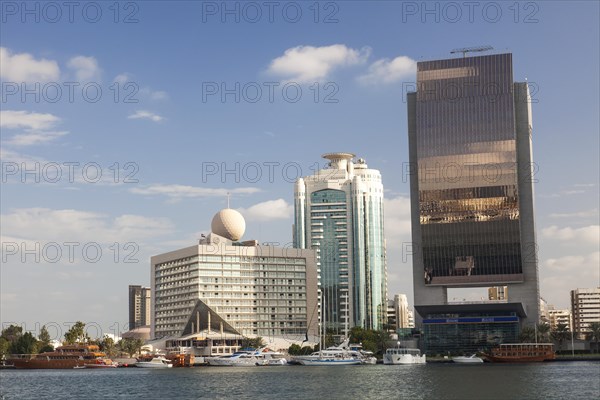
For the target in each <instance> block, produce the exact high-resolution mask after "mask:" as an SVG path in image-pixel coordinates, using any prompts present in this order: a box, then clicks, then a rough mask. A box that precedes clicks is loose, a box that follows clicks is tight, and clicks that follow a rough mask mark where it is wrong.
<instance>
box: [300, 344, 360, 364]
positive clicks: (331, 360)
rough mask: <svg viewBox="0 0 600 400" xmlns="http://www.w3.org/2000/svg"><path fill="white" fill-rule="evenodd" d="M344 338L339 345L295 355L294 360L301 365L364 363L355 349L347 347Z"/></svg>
mask: <svg viewBox="0 0 600 400" xmlns="http://www.w3.org/2000/svg"><path fill="white" fill-rule="evenodd" d="M348 342H349V340H348V339H346V340H345V341H344V342H342V344H340V345H339V346H331V347H328V348H326V349H325V350H320V351H315V352H314V353H312V354H311V355H309V356H296V357H294V362H297V363H299V364H301V365H320V366H323V365H358V364H365V363H364V362H363V356H362V355H361V354H360V353H359V352H358V351H356V350H350V349H349V348H348Z"/></svg>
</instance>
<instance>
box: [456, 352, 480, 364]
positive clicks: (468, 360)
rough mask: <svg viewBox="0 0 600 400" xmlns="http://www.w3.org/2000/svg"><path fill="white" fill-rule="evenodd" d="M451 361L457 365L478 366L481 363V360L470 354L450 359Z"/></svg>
mask: <svg viewBox="0 0 600 400" xmlns="http://www.w3.org/2000/svg"><path fill="white" fill-rule="evenodd" d="M452 361H453V362H455V363H459V364H480V363H482V362H483V359H482V358H481V357H477V355H476V354H472V355H470V356H458V357H452Z"/></svg>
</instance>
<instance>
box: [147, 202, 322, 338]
mask: <svg viewBox="0 0 600 400" xmlns="http://www.w3.org/2000/svg"><path fill="white" fill-rule="evenodd" d="M244 230H245V221H244V219H243V217H242V216H241V214H240V213H238V212H237V211H235V210H232V209H224V210H221V211H220V212H219V213H217V214H216V215H215V217H214V218H213V221H212V233H210V234H209V235H207V236H206V237H204V238H203V239H201V240H200V243H199V244H198V245H194V246H190V247H186V248H183V249H179V250H175V251H171V252H168V253H164V254H159V255H156V256H153V257H152V259H151V288H152V321H151V337H152V338H154V339H162V340H165V341H166V340H176V339H180V338H181V339H184V340H185V338H189V340H199V341H201V338H203V337H206V336H207V335H217V336H218V335H222V337H223V340H227V341H229V344H232V343H234V340H233V339H235V338H241V337H256V336H261V337H263V338H265V339H267V341H269V340H270V339H272V338H278V339H283V340H289V341H290V343H295V342H301V341H303V340H304V339H306V337H307V336H309V337H312V338H314V337H317V336H318V322H319V310H318V283H317V282H318V280H317V279H318V275H317V274H318V270H317V260H316V255H315V251H314V250H309V249H293V248H276V247H273V246H261V245H259V244H258V242H256V241H245V242H238V240H239V239H240V238H241V236H242V235H243V233H244ZM225 336H227V337H225ZM192 338H194V339H192ZM236 343H237V342H236ZM230 347H232V346H230ZM233 347H235V346H233Z"/></svg>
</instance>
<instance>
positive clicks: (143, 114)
mask: <svg viewBox="0 0 600 400" xmlns="http://www.w3.org/2000/svg"><path fill="white" fill-rule="evenodd" d="M127 118H128V119H149V120H151V121H154V122H160V121H162V120H163V117H161V116H160V115H158V114H154V113H151V112H150V111H145V110H138V111H136V112H135V114H131V115H130V116H128V117H127Z"/></svg>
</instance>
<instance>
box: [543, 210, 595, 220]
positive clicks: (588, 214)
mask: <svg viewBox="0 0 600 400" xmlns="http://www.w3.org/2000/svg"><path fill="white" fill-rule="evenodd" d="M596 216H598V209H597V208H594V209H592V210H586V211H578V212H572V213H553V214H550V218H588V217H596Z"/></svg>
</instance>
